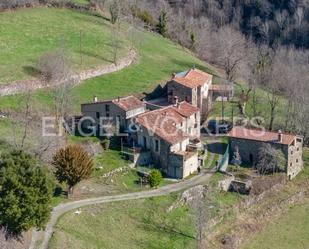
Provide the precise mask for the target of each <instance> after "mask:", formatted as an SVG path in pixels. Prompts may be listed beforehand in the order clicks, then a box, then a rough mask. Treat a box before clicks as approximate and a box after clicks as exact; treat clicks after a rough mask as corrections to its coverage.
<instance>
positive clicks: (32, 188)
mask: <svg viewBox="0 0 309 249" xmlns="http://www.w3.org/2000/svg"><path fill="white" fill-rule="evenodd" d="M53 186H54V184H53V181H52V180H51V178H50V177H49V176H48V173H47V170H45V169H44V168H43V167H42V166H41V165H39V163H38V162H37V161H36V160H35V159H34V158H33V157H32V156H31V155H29V154H26V153H24V152H23V151H13V152H10V153H7V154H3V155H2V156H1V157H0V225H1V226H3V227H4V228H5V229H6V230H7V231H8V234H10V235H14V236H18V235H20V234H21V233H22V232H25V231H28V230H29V229H30V228H32V227H36V228H39V229H42V228H43V227H44V226H45V224H46V223H47V221H48V219H49V216H50V212H51V205H50V204H51V198H52V194H53Z"/></svg>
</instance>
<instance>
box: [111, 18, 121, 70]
mask: <svg viewBox="0 0 309 249" xmlns="http://www.w3.org/2000/svg"><path fill="white" fill-rule="evenodd" d="M119 36H120V27H119V24H115V25H113V26H112V27H111V49H112V57H113V58H112V60H113V63H114V64H117V61H118V53H119V49H120V47H121V46H120V39H119Z"/></svg>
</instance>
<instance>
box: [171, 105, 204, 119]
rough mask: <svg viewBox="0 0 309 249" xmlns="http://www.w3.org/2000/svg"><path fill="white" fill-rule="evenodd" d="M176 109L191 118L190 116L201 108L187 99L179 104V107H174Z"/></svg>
mask: <svg viewBox="0 0 309 249" xmlns="http://www.w3.org/2000/svg"><path fill="white" fill-rule="evenodd" d="M174 109H175V110H176V111H177V112H178V113H179V114H181V115H182V116H184V117H186V118H189V117H190V116H192V115H193V114H195V113H197V112H199V110H200V109H199V108H197V107H195V106H193V105H191V104H189V103H188V102H186V101H183V102H181V103H180V104H179V106H178V107H174Z"/></svg>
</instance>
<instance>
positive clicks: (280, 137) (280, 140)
mask: <svg viewBox="0 0 309 249" xmlns="http://www.w3.org/2000/svg"><path fill="white" fill-rule="evenodd" d="M278 141H279V142H280V143H282V131H281V130H279V131H278Z"/></svg>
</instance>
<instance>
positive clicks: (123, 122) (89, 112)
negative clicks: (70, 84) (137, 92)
mask: <svg viewBox="0 0 309 249" xmlns="http://www.w3.org/2000/svg"><path fill="white" fill-rule="evenodd" d="M145 111H146V105H145V103H144V102H142V101H140V100H139V99H138V98H136V97H134V96H128V97H123V98H120V97H118V98H116V99H112V100H104V101H98V100H97V98H96V97H94V100H93V102H92V103H85V104H82V105H81V112H82V115H83V117H90V118H91V119H93V120H94V124H93V122H91V121H89V120H87V124H85V125H86V126H89V125H93V126H95V127H96V128H99V126H100V119H101V125H102V122H104V121H106V120H107V119H111V122H112V124H113V125H114V124H115V123H116V121H117V123H118V124H119V129H120V130H121V131H127V130H128V127H129V125H130V124H131V123H132V119H133V118H135V117H136V116H137V115H139V114H142V113H144V112H145ZM102 119H103V120H102Z"/></svg>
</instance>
